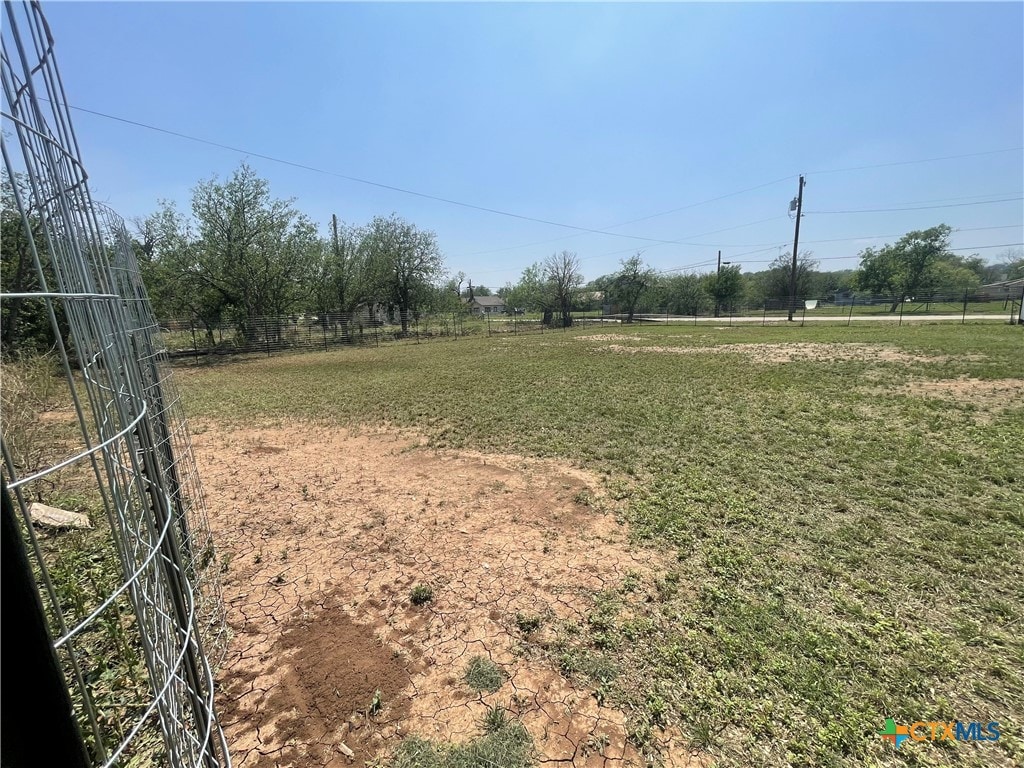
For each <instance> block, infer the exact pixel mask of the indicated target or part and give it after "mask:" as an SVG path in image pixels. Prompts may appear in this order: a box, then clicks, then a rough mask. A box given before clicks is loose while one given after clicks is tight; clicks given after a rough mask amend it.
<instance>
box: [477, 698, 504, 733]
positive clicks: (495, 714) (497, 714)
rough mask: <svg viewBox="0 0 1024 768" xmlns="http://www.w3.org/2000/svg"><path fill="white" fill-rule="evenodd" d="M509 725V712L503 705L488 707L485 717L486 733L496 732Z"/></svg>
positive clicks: (484, 726)
mask: <svg viewBox="0 0 1024 768" xmlns="http://www.w3.org/2000/svg"><path fill="white" fill-rule="evenodd" d="M507 725H508V712H507V711H506V709H505V708H504V707H503V706H501V705H500V704H495V705H494V706H493V707H488V708H487V712H485V713H484V718H483V729H484V733H496V732H497V731H500V730H501V729H502V728H504V727H505V726H507Z"/></svg>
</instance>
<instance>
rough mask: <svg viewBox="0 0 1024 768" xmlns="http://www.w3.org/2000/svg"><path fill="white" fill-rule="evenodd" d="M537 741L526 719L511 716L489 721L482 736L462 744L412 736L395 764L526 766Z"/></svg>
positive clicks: (403, 767)
mask: <svg viewBox="0 0 1024 768" xmlns="http://www.w3.org/2000/svg"><path fill="white" fill-rule="evenodd" d="M532 751H533V741H532V739H531V738H530V734H529V733H527V732H526V729H525V728H524V727H523V725H522V723H520V722H519V721H518V720H512V719H508V718H504V719H502V721H501V723H500V724H499V723H497V722H493V723H485V733H484V735H482V736H479V737H477V738H476V739H473V740H472V741H469V742H467V743H466V744H458V745H451V746H449V745H439V744H434V743H432V742H430V741H427V740H426V739H421V738H417V737H415V736H414V737H412V738H409V739H406V740H405V741H403V742H402V744H401V746H399V748H398V750H397V753H396V754H395V757H394V759H393V760H392V762H391V768H495V767H496V766H500V768H526V766H527V765H530V755H531V752H532Z"/></svg>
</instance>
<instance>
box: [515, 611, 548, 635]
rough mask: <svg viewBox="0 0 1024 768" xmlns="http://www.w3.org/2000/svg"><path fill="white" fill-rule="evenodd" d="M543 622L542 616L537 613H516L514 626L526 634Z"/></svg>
mask: <svg viewBox="0 0 1024 768" xmlns="http://www.w3.org/2000/svg"><path fill="white" fill-rule="evenodd" d="M543 622H544V617H543V616H541V615H539V614H526V613H517V614H516V626H517V627H518V628H519V631H520V632H522V633H523V634H524V635H528V634H530V633H531V632H536V631H537V630H538V629H539V628H540V625H541V624H542V623H543Z"/></svg>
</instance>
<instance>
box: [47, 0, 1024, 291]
mask: <svg viewBox="0 0 1024 768" xmlns="http://www.w3.org/2000/svg"><path fill="white" fill-rule="evenodd" d="M44 10H45V12H46V14H47V17H48V19H49V22H50V26H51V28H52V31H53V34H54V37H55V39H56V50H57V56H58V62H59V65H60V67H61V72H62V74H63V77H64V85H65V89H66V92H67V96H68V101H69V103H70V104H72V105H74V106H79V107H84V108H87V109H90V110H95V111H99V112H103V113H108V114H110V115H115V116H119V117H123V118H127V119H130V120H134V121H138V122H142V123H148V124H151V125H154V126H159V127H162V128H166V129H169V130H173V131H178V132H181V133H184V134H190V135H193V136H197V137H202V138H205V139H209V140H211V141H215V142H220V143H224V144H229V145H232V146H236V147H240V148H243V149H246V150H248V151H249V152H252V153H259V154H264V155H269V156H273V157H276V158H280V159H283V160H289V161H292V162H296V163H300V164H305V165H310V166H314V167H316V168H319V169H322V170H324V171H329V172H333V173H338V174H343V175H348V176H354V177H359V178H363V179H368V180H372V181H376V182H379V183H382V184H386V185H392V186H396V187H402V188H405V189H410V190H415V191H419V192H423V193H426V194H430V195H435V196H438V197H444V198H449V199H452V200H458V201H461V202H466V203H470V204H473V205H477V206H482V207H487V208H494V209H500V210H503V211H507V212H511V213H516V214H520V215H523V216H528V217H533V218H539V219H545V220H549V221H554V222H560V223H564V224H572V225H576V226H581V227H587V228H593V229H609V228H610V229H611V231H613V232H617V233H620V234H627V235H636V236H640V237H645V238H651V239H653V240H684V241H686V242H687V243H693V244H692V245H682V244H664V243H657V242H651V240H640V239H631V238H628V237H617V236H611V235H603V234H591V233H579V232H575V231H573V230H569V229H565V228H560V227H556V226H552V225H549V224H541V223H536V222H531V221H525V220H521V219H515V218H511V217H507V216H500V215H495V214H492V213H485V212H482V211H478V210H473V209H468V208H464V207H459V206H455V205H451V204H447V203H442V202H438V201H435V200H429V199H424V198H421V197H415V196H410V195H406V194H402V193H399V192H395V191H390V190H385V189H381V188H377V187H373V186H368V185H364V184H359V183H355V182H352V181H348V180H345V179H342V178H338V177H337V176H332V175H328V174H323V173H315V172H311V171H308V170H302V169H297V168H293V167H289V166H286V165H283V164H280V163H275V162H271V161H269V160H266V159H262V158H259V157H254V156H252V155H249V156H248V162H249V163H250V164H251V165H252V166H253V167H254V168H255V169H256V170H257V171H258V172H259V173H260V175H262V176H264V177H265V178H267V179H269V180H270V183H271V191H272V193H273V194H274V195H275V196H277V197H294V198H297V200H296V205H297V207H299V208H300V209H301V210H302V211H304V212H305V213H307V214H308V215H310V216H311V217H312V218H313V219H314V220H315V221H317V222H318V224H320V225H321V227H322V229H323V231H324V232H326V226H327V223H328V222H329V220H330V215H331V214H332V213H337V214H338V216H339V217H340V218H341V219H343V220H345V221H348V222H354V223H362V222H366V221H368V220H369V219H370V218H371V217H372V216H374V215H376V214H385V215H386V214H390V213H391V212H396V213H398V214H399V215H401V216H404V217H405V218H407V219H409V220H411V221H413V222H414V223H415V224H417V225H418V226H419V227H421V228H424V229H431V230H434V231H435V232H436V233H437V235H438V239H439V243H440V245H441V248H442V250H443V252H444V254H445V257H446V261H447V265H448V267H449V269H450V270H451V271H453V272H454V271H457V270H462V271H464V272H465V273H466V274H467V276H468V277H470V278H472V279H473V281H474V282H475V283H477V284H486V285H490V286H492V287H497V286H500V285H502V284H504V283H505V282H507V281H514V280H515V279H516V278H517V276H518V275H519V273H520V272H521V271H522V269H523V268H524V267H525V266H527V265H529V264H531V263H533V262H534V261H538V260H541V259H543V258H544V257H545V256H547V255H548V254H550V253H552V252H555V251H557V250H561V249H563V248H565V249H570V250H573V251H576V252H577V253H578V254H579V255H580V257H581V258H582V259H583V262H582V263H583V266H584V270H585V273H586V276H587V278H593V277H596V276H598V275H600V274H603V273H607V272H610V271H613V270H614V269H615V268H616V266H617V264H618V261H619V260H620V259H622V258H624V257H626V256H628V255H630V254H631V253H633V252H635V251H637V250H642V251H644V258H645V260H646V261H647V262H648V263H650V264H651V265H652V266H654V267H656V268H658V269H673V268H681V267H688V266H690V265H701V264H702V263H707V262H709V261H711V260H713V259H714V258H715V255H716V251H717V249H718V248H721V249H722V253H723V259H725V260H733V261H734V263H740V264H742V265H743V267H744V269H746V270H757V269H761V268H764V267H765V266H766V262H767V261H770V260H771V259H772V258H774V257H775V256H776V255H777V254H778V252H779V250H780V249H779V247H778V246H779V245H782V244H784V243H788V244H789V245H788V246H786V247H792V236H793V222H792V220H791V219H790V218H789V217H788V216H787V207H788V203H789V201H790V199H791V198H792V197H793V196H794V195H795V193H796V186H797V175H798V174H800V173H807V174H808V176H807V182H808V183H807V188H806V191H805V211H807V215H806V216H805V217H804V219H803V222H802V225H801V244H802V245H801V250H803V249H804V248H805V247H806V248H807V249H809V250H813V252H814V254H815V256H816V257H817V258H819V259H822V263H821V266H822V268H831V269H838V268H847V267H852V266H855V265H856V263H857V259H856V254H857V253H858V251H860V250H861V249H862V248H864V247H865V246H867V245H877V244H881V243H882V242H885V241H892V240H895V239H897V238H898V236H899V235H900V234H901V233H903V232H906V231H908V230H911V229H918V228H924V227H928V226H932V225H934V224H938V223H941V222H945V223H948V224H950V225H951V226H953V227H955V228H959V229H960V230H961V231H958V232H956V233H955V234H954V237H953V245H954V247H970V248H978V250H977V253H979V254H981V255H983V256H985V257H987V258H995V256H996V255H998V254H999V253H1000V252H1002V251H1003V250H1005V249H1003V248H981V246H995V245H1001V244H1004V243H1019V242H1021V241H1024V226H1022V221H1024V204H1022V202H1021V201H1020V200H1019V199H1017V200H1010V201H1007V202H1001V203H989V202H988V201H991V200H998V199H1002V198H1020V197H1021V196H1022V194H1024V191H1022V190H1024V153H1022V151H1021V149H1020V148H1021V146H1022V145H1024V4H1021V3H1001V4H982V3H970V4H952V3H940V4H931V3H915V4H903V5H892V4H881V3H849V4H776V3H763V4H715V5H705V4H689V3H681V4H564V5H563V4H542V3H537V4H523V5H504V4H464V3H455V4H426V3H423V4H391V3H375V4H355V3H93V2H83V3H57V2H50V3H44ZM73 117H74V120H75V128H76V131H77V134H78V139H79V143H80V146H81V151H82V155H83V159H84V161H85V164H86V167H87V169H88V170H89V174H90V183H91V188H92V191H93V194H94V196H95V197H96V198H97V199H100V200H104V201H106V202H108V203H110V204H111V205H112V206H113V207H114V208H115V209H117V210H118V211H119V212H120V213H121V214H122V215H123V216H125V217H126V218H128V217H133V216H140V215H145V214H147V213H149V212H151V211H152V210H154V209H155V208H156V205H157V200H158V199H160V198H165V199H170V200H175V201H177V202H178V203H179V205H181V206H182V207H183V208H185V209H187V208H188V201H189V197H190V190H191V188H192V187H193V186H194V185H195V184H196V182H197V181H199V180H201V179H207V178H210V177H211V176H213V175H214V174H217V175H219V176H220V177H222V178H223V177H225V176H227V175H229V174H230V173H231V172H232V171H233V170H234V169H235V168H236V167H237V166H238V164H239V162H240V161H241V160H243V159H245V158H246V157H247V156H246V155H244V154H239V153H237V152H232V151H228V150H225V149H219V148H215V147H211V146H205V145H202V144H198V143H195V142H191V141H187V140H184V139H181V138H176V137H173V136H169V135H166V134H162V133H159V132H155V131H151V130H146V129H143V128H139V127H136V126H131V125H126V124H124V123H119V122H116V121H112V120H109V119H106V118H102V117H98V116H95V115H92V114H88V113H85V112H81V111H75V112H74V113H73ZM1004 149H1010V150H1012V151H1007V152H995V153H989V154H984V155H978V156H974V157H961V158H958V159H951V160H944V161H939V162H927V163H914V164H902V165H887V164H893V163H905V162H906V161H912V160H919V159H924V158H937V157H945V156H950V155H964V154H969V153H979V152H990V151H991V150H1004ZM879 165H883V166H886V165H887V167H875V168H867V169H861V170H836V169H847V168H853V167H860V166H879ZM823 171H833V172H828V173H825V172H823ZM767 182H775V183H772V184H768V185H767V186H763V187H761V188H760V189H756V190H754V191H750V192H744V193H742V194H737V195H731V196H729V197H726V198H724V199H721V200H716V201H713V202H707V203H706V204H702V205H696V206H692V204H694V203H702V202H703V201H707V200H710V199H711V198H716V197H719V196H722V195H728V194H730V193H733V192H737V191H740V190H745V189H749V188H751V187H755V186H759V185H762V184H765V183H767ZM963 203H972V204H971V205H963ZM973 203H981V204H973ZM949 204H956V206H957V207H948V208H933V209H929V210H912V211H888V212H876V213H855V214H840V213H825V212H827V211H846V210H855V209H856V210H859V209H879V208H896V207H920V206H929V205H949ZM685 206H692V207H687V208H685V210H675V212H673V213H669V214H666V215H661V216H655V217H653V218H645V219H644V220H642V221H637V222H635V223H631V224H625V222H628V221H631V220H633V219H640V218H642V217H650V216H651V215H652V214H658V213H662V212H665V211H670V210H674V209H680V208H684V207H685ZM752 222H759V223H752ZM617 225H621V226H617ZM718 230H726V231H721V232H718V233H717V234H705V233H711V232H716V231H718ZM874 236H887V237H882V238H874ZM871 238H873V239H871ZM828 240H832V241H836V242H820V241H828ZM783 250H785V248H783ZM751 251H759V252H757V253H750V252H751ZM697 269H698V271H699V270H702V269H706V267H703V266H698V267H697Z"/></svg>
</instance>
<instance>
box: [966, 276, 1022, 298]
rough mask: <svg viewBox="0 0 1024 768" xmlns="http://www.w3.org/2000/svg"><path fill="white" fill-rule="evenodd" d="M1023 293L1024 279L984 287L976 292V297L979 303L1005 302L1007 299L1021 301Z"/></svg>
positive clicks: (1004, 281)
mask: <svg viewBox="0 0 1024 768" xmlns="http://www.w3.org/2000/svg"><path fill="white" fill-rule="evenodd" d="M1022 293H1024V277H1021V278H1017V279H1016V280H1003V281H1002V282H999V283H989V284H988V285H983V286H981V287H980V288H978V290H976V291H975V292H974V296H975V299H976V300H978V301H986V300H988V301H1005V300H1006V299H1019V298H1020V297H1021V294H1022Z"/></svg>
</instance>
